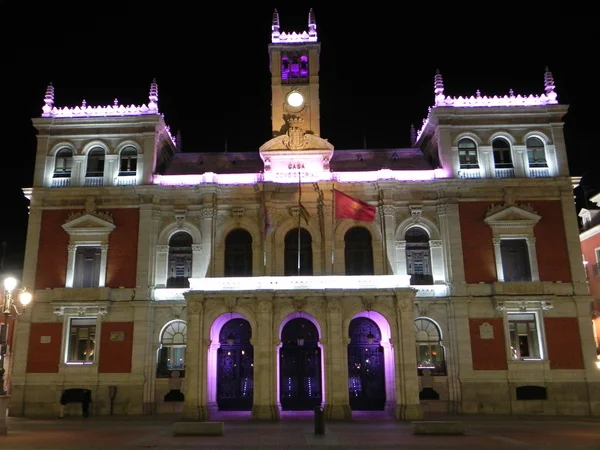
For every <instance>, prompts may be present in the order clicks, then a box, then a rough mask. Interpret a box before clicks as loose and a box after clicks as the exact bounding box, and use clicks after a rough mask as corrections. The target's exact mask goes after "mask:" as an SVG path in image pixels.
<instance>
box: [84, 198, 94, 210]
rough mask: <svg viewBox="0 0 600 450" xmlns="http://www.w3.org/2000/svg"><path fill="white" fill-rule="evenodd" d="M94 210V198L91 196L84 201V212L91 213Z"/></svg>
mask: <svg viewBox="0 0 600 450" xmlns="http://www.w3.org/2000/svg"><path fill="white" fill-rule="evenodd" d="M95 210H96V198H95V197H93V196H90V197H86V199H85V212H86V213H91V212H93V211H95Z"/></svg>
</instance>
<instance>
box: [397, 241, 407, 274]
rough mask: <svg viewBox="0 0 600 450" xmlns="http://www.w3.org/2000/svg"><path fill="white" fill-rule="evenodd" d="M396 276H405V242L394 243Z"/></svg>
mask: <svg viewBox="0 0 600 450" xmlns="http://www.w3.org/2000/svg"><path fill="white" fill-rule="evenodd" d="M395 247H396V271H395V272H394V273H395V274H396V275H407V274H408V269H407V267H406V241H405V240H402V241H396V246H395Z"/></svg>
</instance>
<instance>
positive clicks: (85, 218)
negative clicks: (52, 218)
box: [62, 211, 115, 236]
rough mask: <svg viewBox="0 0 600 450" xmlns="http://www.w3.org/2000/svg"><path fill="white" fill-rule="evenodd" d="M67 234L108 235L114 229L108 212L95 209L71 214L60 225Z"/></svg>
mask: <svg viewBox="0 0 600 450" xmlns="http://www.w3.org/2000/svg"><path fill="white" fill-rule="evenodd" d="M62 228H63V230H65V231H66V232H67V233H69V235H71V236H76V235H85V236H89V235H108V234H109V233H110V232H111V231H113V230H114V229H115V224H114V223H113V219H112V217H111V215H110V214H107V213H101V212H96V211H91V212H81V213H75V214H71V215H70V216H69V218H68V219H67V221H66V222H65V223H64V224H63V225H62Z"/></svg>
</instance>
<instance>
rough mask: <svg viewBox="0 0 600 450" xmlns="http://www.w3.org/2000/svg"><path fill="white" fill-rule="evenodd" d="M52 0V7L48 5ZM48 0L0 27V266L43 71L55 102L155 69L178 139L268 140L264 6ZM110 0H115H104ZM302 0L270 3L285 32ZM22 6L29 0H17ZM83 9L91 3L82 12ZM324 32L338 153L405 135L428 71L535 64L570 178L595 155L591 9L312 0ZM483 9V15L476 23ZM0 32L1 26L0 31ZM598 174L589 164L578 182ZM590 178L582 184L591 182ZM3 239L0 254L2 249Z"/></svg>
mask: <svg viewBox="0 0 600 450" xmlns="http://www.w3.org/2000/svg"><path fill="white" fill-rule="evenodd" d="M59 3H60V5H63V6H60V5H57V4H59ZM82 4H85V3H81V2H78V3H70V2H53V3H46V4H45V6H44V7H42V8H38V9H36V8H35V7H34V6H27V4H25V5H24V6H21V7H20V8H21V9H22V11H20V12H19V13H18V14H14V15H13V16H12V18H11V19H10V20H9V19H8V16H6V20H8V21H9V22H10V23H11V24H12V28H10V30H9V29H8V28H6V27H5V28H3V29H2V31H0V33H1V34H0V37H1V38H2V40H3V42H5V43H8V45H9V47H8V48H7V52H6V56H5V62H6V63H7V64H6V65H5V67H4V73H3V75H2V77H3V80H4V81H3V86H2V87H1V89H2V90H3V91H4V107H2V110H3V112H4V120H3V122H2V123H3V124H4V125H5V127H6V128H5V129H4V133H3V143H4V154H3V163H2V164H3V168H4V172H5V174H6V175H7V177H6V178H4V179H2V195H3V197H4V198H5V199H6V200H7V206H6V207H5V209H4V214H3V215H4V217H3V219H2V220H1V221H0V242H6V258H5V261H4V269H5V270H16V269H19V268H20V267H21V265H22V258H23V249H24V242H25V232H26V223H27V202H26V200H25V199H24V198H23V195H22V192H21V188H22V187H28V186H31V183H32V174H33V162H34V156H35V132H34V130H33V128H32V125H31V121H30V119H31V118H32V117H39V116H40V114H41V106H42V104H43V97H44V92H45V89H46V86H47V84H48V82H50V81H52V82H53V84H54V86H55V89H56V97H55V104H56V105H57V106H75V105H80V104H81V101H82V100H83V99H85V100H86V101H87V104H88V105H98V104H100V105H108V104H112V102H113V100H114V98H118V99H119V102H120V103H121V104H131V103H134V104H142V103H147V101H148V89H149V85H150V82H151V81H152V78H154V77H155V78H156V79H157V81H158V85H159V108H160V110H161V111H162V112H163V113H164V115H165V120H166V121H167V123H168V124H169V125H170V126H171V128H172V131H173V132H174V133H176V132H177V131H181V133H182V143H183V150H184V151H186V152H197V151H223V150H224V148H225V141H227V148H228V150H229V151H257V150H258V147H259V146H260V145H261V144H263V143H264V142H265V141H267V140H268V139H269V138H270V133H271V131H270V130H271V122H270V73H269V58H268V51H267V46H268V44H269V42H270V33H271V29H270V26H271V18H272V13H273V7H266V6H265V7H263V6H244V5H247V3H242V2H239V4H240V5H241V6H240V7H235V8H234V7H233V6H232V5H234V3H225V2H223V5H224V6H219V7H217V6H208V7H207V6H203V7H202V8H200V7H198V6H195V5H205V3H197V2H189V3H188V2H177V1H175V2H171V3H164V4H163V6H161V7H157V6H152V5H151V3H149V2H136V1H126V0H124V1H122V2H120V3H115V4H112V3H111V2H102V3H96V4H97V5H98V6H97V7H94V9H91V7H89V6H87V7H82V6H79V5H82ZM115 5H118V6H115ZM309 7H310V6H306V7H304V6H302V7H299V6H280V7H278V9H279V12H280V19H281V29H282V31H303V30H305V29H307V18H308V9H309ZM26 8H29V9H30V10H27V11H26V10H25V9H26ZM82 8H88V9H82ZM315 14H316V19H317V27H318V28H317V31H318V33H319V39H320V41H321V45H322V47H321V74H320V75H321V78H320V81H321V134H322V136H323V137H325V138H328V139H329V140H330V142H331V143H332V144H333V145H334V146H335V147H336V148H340V149H344V148H345V149H349V148H362V146H363V142H364V141H363V139H364V137H365V136H366V140H367V145H368V146H369V147H372V148H382V147H405V146H408V145H409V129H410V125H411V124H415V126H416V127H417V128H419V127H420V124H421V121H422V119H423V118H424V117H425V116H426V114H427V108H428V107H429V106H431V105H432V103H433V76H434V74H435V71H436V69H439V70H440V71H441V72H442V75H443V76H444V82H445V87H446V94H447V95H453V96H455V95H472V94H474V93H475V91H476V90H477V89H479V90H481V92H482V94H484V95H486V94H492V95H494V94H497V95H504V94H506V93H508V91H509V89H513V90H514V91H515V93H516V94H541V93H543V87H544V84H543V75H544V68H545V66H549V67H550V69H551V70H552V72H553V73H554V78H555V81H556V90H557V92H558V96H559V97H558V99H559V102H560V103H566V104H569V105H571V106H570V109H569V113H568V115H567V118H566V122H567V124H566V126H565V132H566V136H567V147H568V148H567V149H568V153H569V162H570V169H571V173H572V174H573V175H582V174H584V173H585V172H586V171H587V170H588V169H590V168H591V167H592V166H593V164H592V163H591V162H590V161H594V162H595V165H598V164H597V161H598V160H599V158H598V157H597V156H596V153H597V152H598V149H597V145H595V143H594V142H593V141H592V133H593V132H594V129H595V127H597V120H596V119H595V117H594V115H593V114H592V113H593V111H594V105H593V103H592V100H593V98H594V95H595V91H596V90H597V88H596V87H595V85H594V83H596V80H595V77H597V73H596V72H595V71H594V70H593V67H592V66H593V65H594V64H595V63H594V64H591V63H590V61H595V57H596V54H597V50H596V49H595V48H594V46H593V44H594V43H597V42H598V31H597V26H596V24H595V18H560V17H556V18H555V22H554V23H550V22H548V20H547V19H546V18H544V17H543V16H540V17H539V18H537V19H535V20H532V19H531V18H526V17H523V18H522V19H520V18H517V17H516V16H515V15H511V16H506V17H504V19H503V18H502V17H500V16H498V17H490V16H486V17H483V16H479V17H472V18H460V19H459V18H452V17H447V18H445V17H443V16H438V15H434V14H433V12H432V11H429V12H427V13H425V14H423V13H417V12H415V13H412V14H408V13H405V14H402V15H398V14H397V13H396V12H395V11H394V10H393V9H392V10H388V9H386V8H383V9H382V8H369V7H365V6H363V7H361V8H360V9H355V10H352V9H351V8H350V7H347V8H345V9H344V10H339V9H338V8H333V7H316V8H315ZM486 20H487V22H486ZM0 28H2V27H0ZM594 177H596V175H592V174H588V175H587V177H586V178H587V179H590V180H591V179H592V178H594ZM589 183H590V184H593V183H592V182H591V181H590V182H589ZM1 250H2V249H1V248H0V252H1Z"/></svg>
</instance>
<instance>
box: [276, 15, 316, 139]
mask: <svg viewBox="0 0 600 450" xmlns="http://www.w3.org/2000/svg"><path fill="white" fill-rule="evenodd" d="M320 46H321V44H320V43H319V42H318V40H317V24H316V21H315V15H314V13H313V10H312V9H311V10H310V11H309V13H308V31H302V32H301V33H296V32H292V33H286V32H283V31H280V28H279V13H278V12H277V10H275V12H274V13H273V23H272V26H271V44H270V45H269V56H270V61H271V96H272V100H271V121H272V125H273V137H276V136H280V135H282V134H285V133H287V132H288V131H289V127H290V120H300V121H301V122H302V123H303V128H304V130H305V131H306V133H310V134H314V135H317V136H319V135H320V133H321V127H320V123H319V121H320V114H319V50H320Z"/></svg>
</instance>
